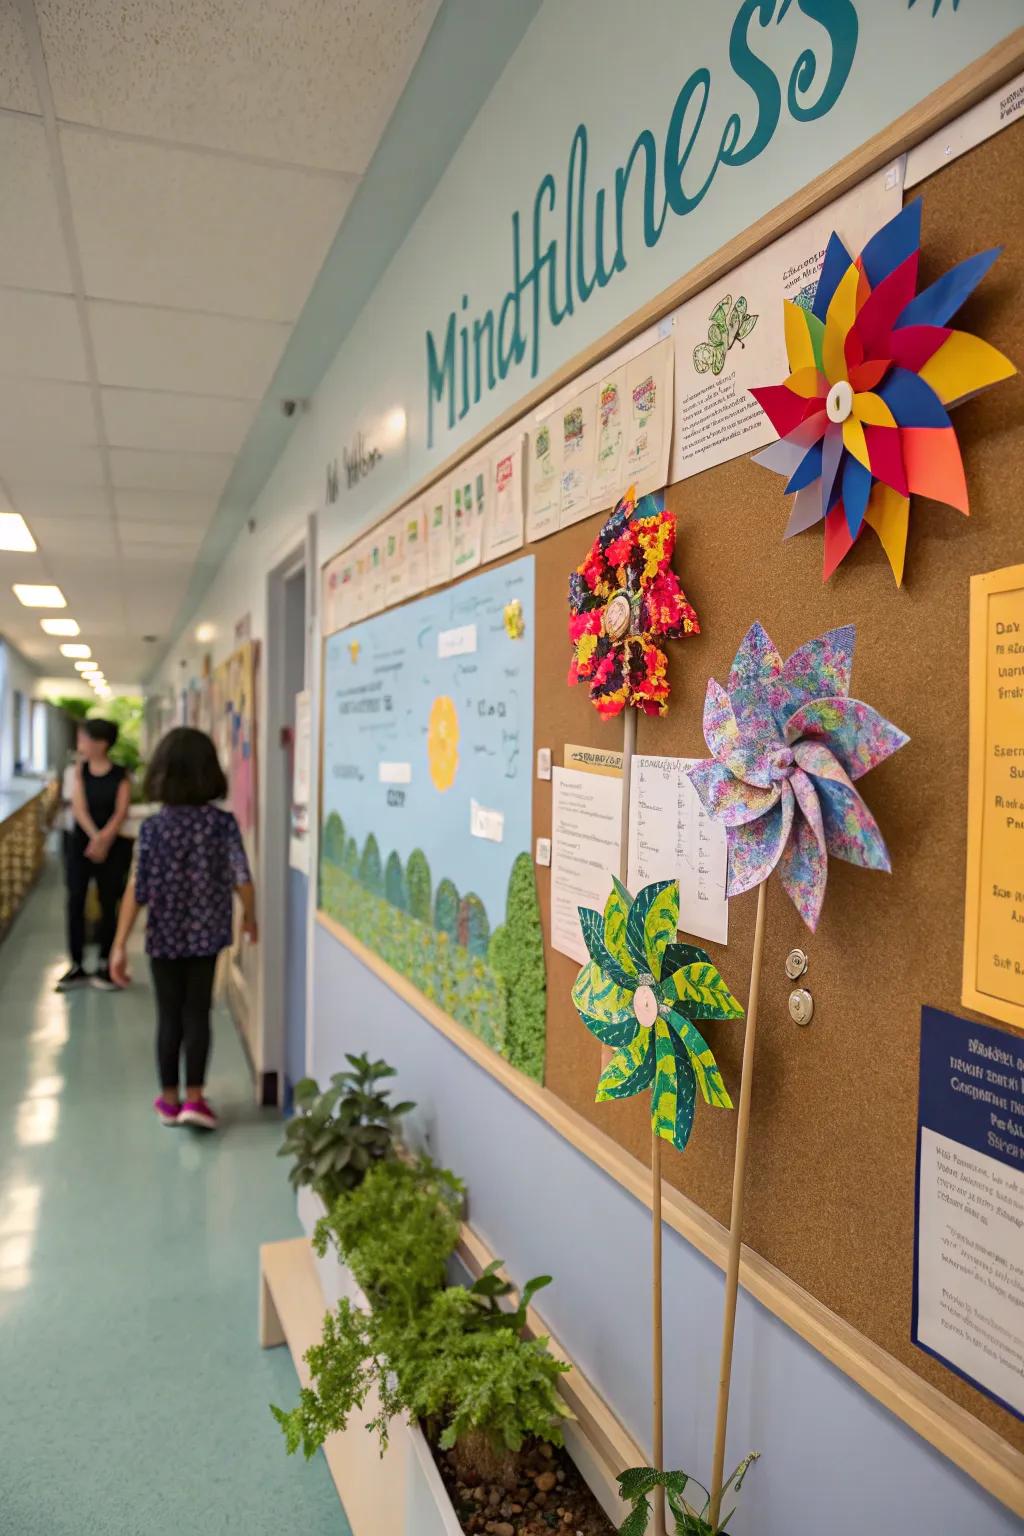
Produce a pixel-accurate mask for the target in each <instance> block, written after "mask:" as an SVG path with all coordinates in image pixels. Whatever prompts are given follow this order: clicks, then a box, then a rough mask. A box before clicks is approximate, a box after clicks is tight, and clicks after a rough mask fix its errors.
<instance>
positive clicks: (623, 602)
mask: <svg viewBox="0 0 1024 1536" xmlns="http://www.w3.org/2000/svg"><path fill="white" fill-rule="evenodd" d="M631 617H632V612H631V610H630V606H629V598H628V597H627V596H626V594H625V592H616V594H615V596H614V597H613V598H612V600H611V602H610V603H609V604H608V606H607V608H606V609H605V610H604V632H605V634H606V635H607V636H608V638H609V640H621V639H622V637H623V636H624V635H625V634H626V632H627V630H628V629H629V624H630V619H631Z"/></svg>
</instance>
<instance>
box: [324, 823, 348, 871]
mask: <svg viewBox="0 0 1024 1536" xmlns="http://www.w3.org/2000/svg"><path fill="white" fill-rule="evenodd" d="M344 857H345V823H344V822H343V821H342V819H341V817H340V816H339V815H338V813H337V811H332V812H331V814H330V815H329V816H328V818H327V820H326V821H325V822H324V858H325V859H330V861H331V863H332V864H338V865H340V864H341V862H342V860H343V858H344Z"/></svg>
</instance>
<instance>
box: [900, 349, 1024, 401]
mask: <svg viewBox="0 0 1024 1536" xmlns="http://www.w3.org/2000/svg"><path fill="white" fill-rule="evenodd" d="M1016 372H1017V370H1016V368H1015V367H1014V366H1013V364H1012V363H1011V362H1010V359H1009V358H1008V357H1004V356H1003V354H1002V353H1001V352H998V351H997V350H996V348H995V347H992V346H989V344H988V342H987V341H983V340H982V338H981V337H980V336H971V335H970V334H969V333H968V332H967V331H950V333H949V336H948V337H947V339H946V340H945V341H944V342H943V343H942V346H941V347H939V349H938V351H937V352H935V353H934V354H933V356H932V357H931V358H929V360H928V362H927V363H925V365H924V367H923V368H922V369H921V373H920V376H921V378H922V379H923V380H924V381H925V383H926V384H928V385H930V386H931V388H932V389H934V391H935V393H936V394H937V395H938V397H939V399H940V400H941V401H942V403H943V405H956V403H957V402H958V401H959V400H966V398H967V396H968V395H974V394H977V392H978V390H979V389H987V388H988V386H989V385H990V384H998V383H999V382H1000V381H1001V380H1002V379H1009V378H1011V377H1012V376H1013V375H1014V374H1015V373H1016Z"/></svg>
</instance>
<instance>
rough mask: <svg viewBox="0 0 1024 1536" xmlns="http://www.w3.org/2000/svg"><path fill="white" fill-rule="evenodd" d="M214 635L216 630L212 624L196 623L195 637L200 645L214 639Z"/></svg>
mask: <svg viewBox="0 0 1024 1536" xmlns="http://www.w3.org/2000/svg"><path fill="white" fill-rule="evenodd" d="M216 636H217V631H216V629H215V628H214V626H213V625H212V624H197V625H196V639H197V640H198V641H199V644H200V645H208V644H209V642H210V641H211V640H214V639H216Z"/></svg>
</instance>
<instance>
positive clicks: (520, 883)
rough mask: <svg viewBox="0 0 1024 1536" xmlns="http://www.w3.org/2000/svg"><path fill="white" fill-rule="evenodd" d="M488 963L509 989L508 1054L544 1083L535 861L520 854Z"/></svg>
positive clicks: (544, 1028)
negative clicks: (503, 918) (503, 919)
mask: <svg viewBox="0 0 1024 1536" xmlns="http://www.w3.org/2000/svg"><path fill="white" fill-rule="evenodd" d="M487 958H488V961H489V964H490V967H491V969H492V970H493V971H494V973H495V975H497V976H498V977H499V978H500V979H501V981H502V982H503V984H504V986H505V991H506V996H507V1012H506V1020H507V1022H506V1027H505V1054H506V1056H507V1057H508V1060H509V1061H510V1062H511V1063H512V1065H513V1066H514V1067H518V1068H519V1070H520V1071H521V1072H525V1073H526V1074H527V1075H528V1076H529V1077H534V1078H536V1079H537V1081H538V1082H540V1081H541V1080H542V1079H543V1076H544V1047H545V1040H546V1031H547V1024H546V1000H547V981H546V976H545V971H544V936H543V932H542V929H541V921H540V904H539V902H538V900H537V882H536V880H535V879H534V874H533V861H532V859H531V858H530V855H529V854H528V853H521V854H520V855H519V857H518V858H517V859H516V861H515V863H514V864H513V866H512V873H511V875H510V876H509V882H508V903H507V906H506V909H505V921H504V923H502V924H501V926H500V927H498V928H496V929H495V930H494V933H493V935H492V936H491V942H490V947H489V950H488V957H487Z"/></svg>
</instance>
